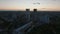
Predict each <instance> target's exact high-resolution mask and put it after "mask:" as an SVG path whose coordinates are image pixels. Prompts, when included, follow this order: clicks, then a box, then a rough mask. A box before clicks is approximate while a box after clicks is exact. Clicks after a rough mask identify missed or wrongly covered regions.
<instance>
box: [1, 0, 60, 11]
mask: <svg viewBox="0 0 60 34" xmlns="http://www.w3.org/2000/svg"><path fill="white" fill-rule="evenodd" d="M34 3H35V4H34ZM38 3H40V4H38ZM26 8H30V9H31V10H32V9H34V8H37V9H38V10H49V11H50V10H54V11H56V10H58V11H60V0H0V10H25V9H26Z"/></svg>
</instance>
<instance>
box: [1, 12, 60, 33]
mask: <svg viewBox="0 0 60 34" xmlns="http://www.w3.org/2000/svg"><path fill="white" fill-rule="evenodd" d="M0 34H60V12H59V11H55V12H54V11H53V12H52V11H48V12H47V11H41V12H27V11H0Z"/></svg>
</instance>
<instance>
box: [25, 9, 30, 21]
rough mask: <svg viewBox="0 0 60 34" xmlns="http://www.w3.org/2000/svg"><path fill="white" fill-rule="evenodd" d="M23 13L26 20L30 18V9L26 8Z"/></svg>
mask: <svg viewBox="0 0 60 34" xmlns="http://www.w3.org/2000/svg"><path fill="white" fill-rule="evenodd" d="M25 15H26V18H27V20H28V21H29V20H30V9H26V12H25Z"/></svg>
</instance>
